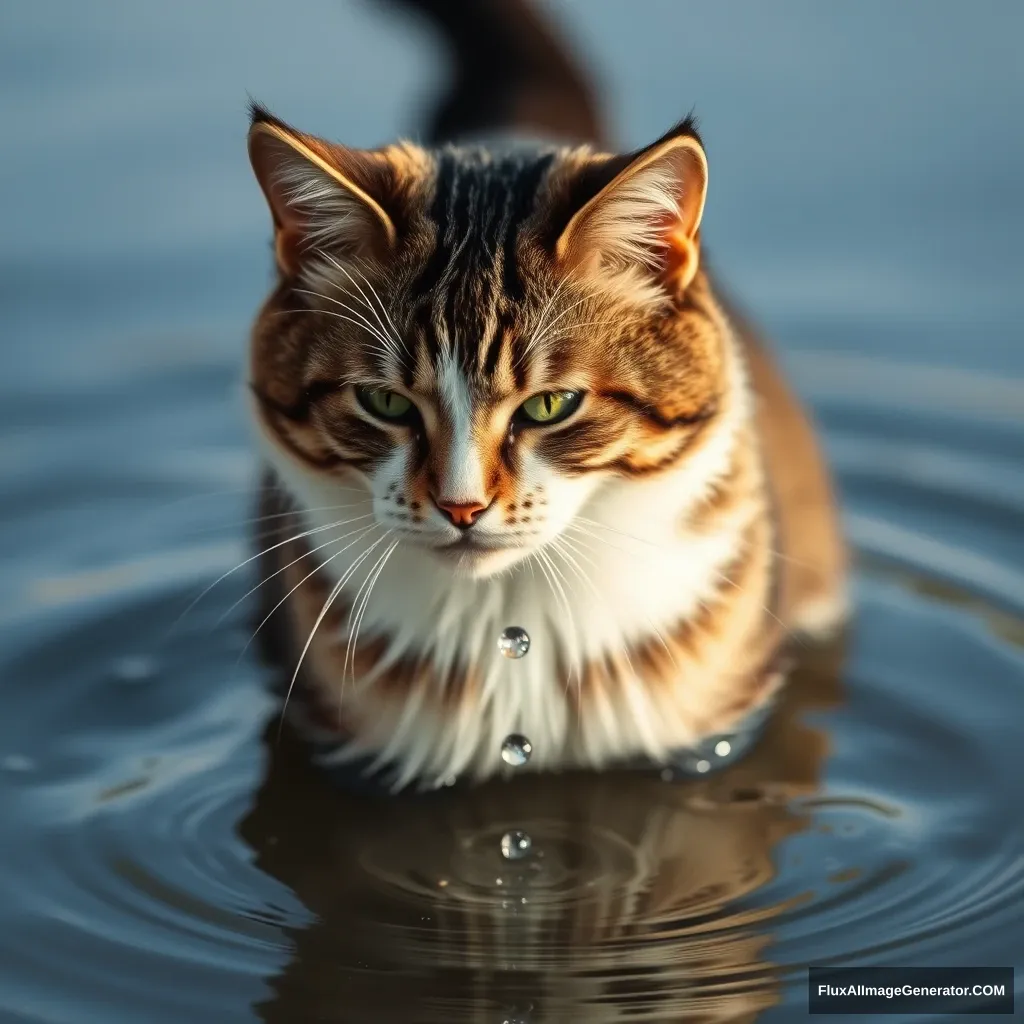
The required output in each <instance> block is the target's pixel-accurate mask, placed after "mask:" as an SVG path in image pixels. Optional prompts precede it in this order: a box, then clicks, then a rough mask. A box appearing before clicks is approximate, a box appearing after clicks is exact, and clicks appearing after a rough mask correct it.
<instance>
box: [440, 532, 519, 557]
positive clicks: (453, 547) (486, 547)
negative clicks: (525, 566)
mask: <svg viewBox="0 0 1024 1024" xmlns="http://www.w3.org/2000/svg"><path fill="white" fill-rule="evenodd" d="M504 548H505V545H504V544H489V543H488V542H487V541H485V540H481V539H480V538H479V537H474V536H473V534H471V533H464V534H463V535H462V536H461V537H459V538H458V540H453V541H452V542H451V543H450V544H443V545H442V546H441V547H440V548H438V549H437V550H438V551H443V552H445V553H446V554H451V555H463V554H465V553H466V552H480V553H481V554H484V553H488V552H494V551H503V550H504Z"/></svg>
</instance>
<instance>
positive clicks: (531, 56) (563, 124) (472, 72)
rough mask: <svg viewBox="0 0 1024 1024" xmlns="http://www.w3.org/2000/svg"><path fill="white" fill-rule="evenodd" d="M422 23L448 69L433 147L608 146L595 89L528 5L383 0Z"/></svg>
mask: <svg viewBox="0 0 1024 1024" xmlns="http://www.w3.org/2000/svg"><path fill="white" fill-rule="evenodd" d="M388 2H390V3H392V4H396V5H398V6H400V7H404V8H406V9H407V10H410V11H413V12H415V13H417V14H419V15H420V16H422V17H424V18H425V19H426V20H427V21H428V22H429V23H430V24H431V25H433V26H434V28H435V29H436V30H437V31H438V33H439V34H440V35H441V37H442V39H443V41H444V43H445V44H446V46H447V48H448V50H449V52H450V55H451V65H452V75H451V80H450V83H449V85H448V87H447V89H446V91H445V92H444V93H443V94H442V96H441V97H440V99H439V101H438V102H437V104H436V106H435V108H434V110H433V113H432V114H431V115H430V116H429V120H428V124H427V127H426V131H425V140H426V141H428V142H429V143H431V144H437V143H442V142H451V141H456V140H459V139H462V138H466V137H469V136H480V135H490V134H495V133H499V132H511V133H516V134H522V135H539V136H547V137H554V138H558V139H562V140H565V141H568V142H591V143H596V144H598V145H604V144H606V143H607V140H606V135H605V126H604V123H603V119H602V118H601V116H600V112H599V110H598V101H597V98H596V96H595V93H594V90H593V87H592V86H591V84H590V83H589V82H588V81H587V79H586V76H585V75H584V73H583V72H582V70H581V69H580V68H579V67H578V66H577V64H576V62H575V60H574V59H573V57H572V55H571V53H570V51H569V49H568V48H567V47H566V46H565V45H564V44H563V42H562V41H561V40H560V39H559V38H558V35H557V33H556V31H555V30H554V28H553V27H552V26H551V25H549V24H548V23H547V21H546V20H545V19H544V17H543V16H542V15H541V13H540V12H539V11H537V10H536V9H535V8H534V7H533V5H532V3H531V2H530V0H388Z"/></svg>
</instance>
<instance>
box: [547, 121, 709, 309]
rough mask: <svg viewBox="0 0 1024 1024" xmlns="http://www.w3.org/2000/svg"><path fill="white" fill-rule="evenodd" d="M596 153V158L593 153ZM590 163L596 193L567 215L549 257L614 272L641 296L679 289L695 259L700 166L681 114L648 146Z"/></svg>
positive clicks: (703, 164)
mask: <svg viewBox="0 0 1024 1024" xmlns="http://www.w3.org/2000/svg"><path fill="white" fill-rule="evenodd" d="M597 159H599V160H600V159H602V158H597ZM603 161H604V162H603V164H601V165H599V167H597V168H596V169H594V170H596V172H597V181H598V191H597V193H596V194H595V195H592V197H591V198H590V199H589V200H588V201H587V202H586V203H585V204H584V205H583V206H582V207H581V208H580V209H579V210H577V211H576V212H575V213H574V214H573V216H572V217H571V218H570V220H569V223H568V224H567V225H566V227H565V229H564V230H563V231H562V233H561V235H560V237H559V239H558V241H557V243H556V246H555V257H556V259H557V260H558V261H559V262H560V263H562V264H563V265H564V266H566V267H572V268H574V269H576V270H578V271H582V272H584V273H595V272H596V273H598V274H600V273H604V274H606V275H607V274H611V275H613V276H614V275H618V280H619V283H621V284H623V285H624V286H625V287H627V288H629V287H630V286H631V282H632V286H633V287H634V288H635V290H636V291H637V293H638V294H640V295H646V294H649V293H650V292H651V289H652V287H653V288H654V289H655V290H656V292H657V293H660V294H661V295H665V294H666V293H667V294H669V295H678V294H680V293H681V292H682V291H683V290H684V289H685V288H686V287H687V286H688V285H689V284H690V282H691V281H692V280H693V277H694V275H695V274H696V273H697V268H698V265H699V260H700V245H699V229H700V221H701V216H702V215H703V213H704V200H705V197H706V196H707V187H708V164H707V158H706V156H705V155H704V147H703V145H702V144H701V141H700V138H699V136H698V135H697V132H696V129H695V128H694V126H693V123H692V122H691V121H690V120H689V119H687V120H686V121H684V122H682V123H681V124H680V125H678V126H677V127H676V128H674V129H673V130H672V131H671V132H669V133H668V134H666V135H664V136H663V137H662V138H661V139H659V140H658V141H657V142H655V143H654V144H653V145H650V146H648V147H646V148H645V149H642V150H640V151H638V152H636V153H631V154H629V155H627V156H624V157H605V158H603Z"/></svg>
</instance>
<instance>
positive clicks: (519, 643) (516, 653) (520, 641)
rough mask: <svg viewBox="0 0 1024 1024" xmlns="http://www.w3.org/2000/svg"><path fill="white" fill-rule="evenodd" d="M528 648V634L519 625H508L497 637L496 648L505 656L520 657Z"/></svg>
mask: <svg viewBox="0 0 1024 1024" xmlns="http://www.w3.org/2000/svg"><path fill="white" fill-rule="evenodd" d="M529 649H530V634H529V633H527V632H526V630H525V629H523V628H522V627H521V626H508V627H506V628H505V629H503V630H502V631H501V636H499V637H498V650H499V651H501V653H502V654H504V655H505V657H506V658H522V657H524V656H525V655H526V652H527V651H528V650H529Z"/></svg>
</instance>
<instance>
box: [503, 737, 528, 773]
mask: <svg viewBox="0 0 1024 1024" xmlns="http://www.w3.org/2000/svg"><path fill="white" fill-rule="evenodd" d="M532 753H533V744H532V743H531V742H530V741H529V740H528V739H527V738H526V737H525V736H520V735H519V733H517V732H514V733H512V735H511V736H506V737H505V742H504V743H502V745H501V759H502V760H503V761H504V762H505V764H510V765H512V767H513V768H521V767H522V766H523V765H524V764H526V762H527V761H529V760H530V755H531V754H532Z"/></svg>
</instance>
